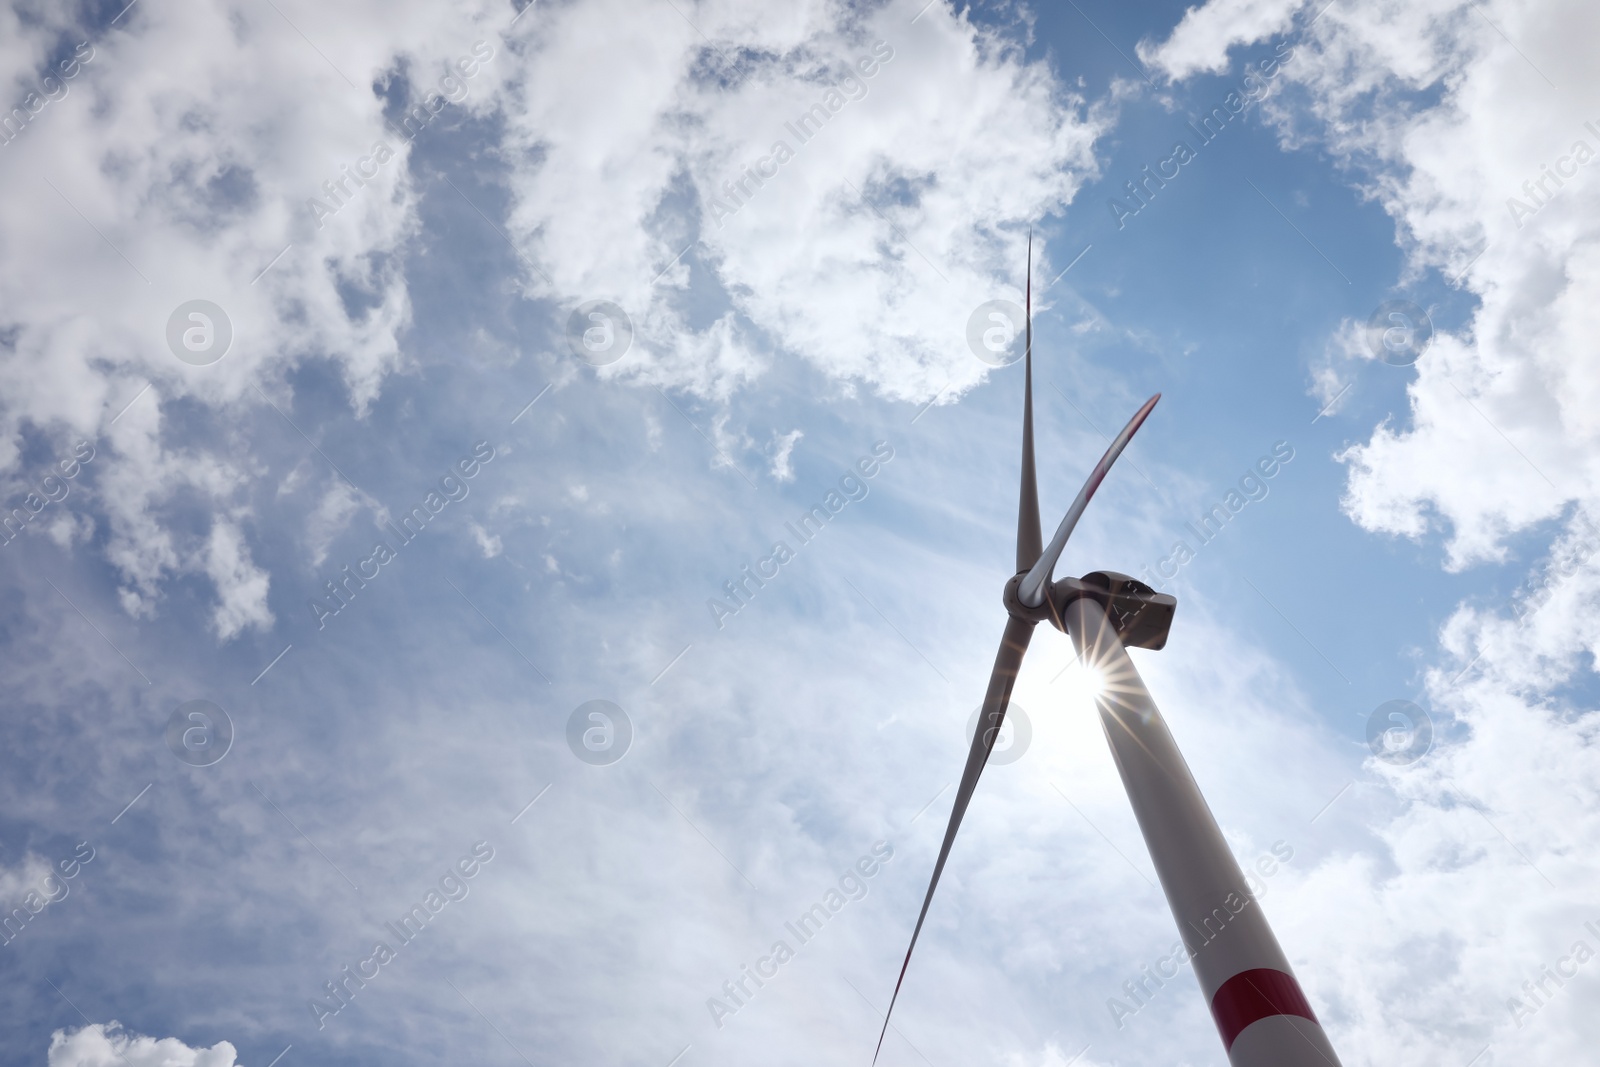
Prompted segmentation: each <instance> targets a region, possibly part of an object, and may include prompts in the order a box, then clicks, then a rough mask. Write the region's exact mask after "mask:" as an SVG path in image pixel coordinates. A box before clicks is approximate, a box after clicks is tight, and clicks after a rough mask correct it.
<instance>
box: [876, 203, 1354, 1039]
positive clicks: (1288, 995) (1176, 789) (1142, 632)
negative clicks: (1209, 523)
mask: <svg viewBox="0 0 1600 1067" xmlns="http://www.w3.org/2000/svg"><path fill="white" fill-rule="evenodd" d="M1026 299H1027V309H1026V320H1027V326H1026V329H1027V339H1026V343H1025V348H1024V353H1023V386H1022V390H1023V392H1022V397H1023V399H1022V488H1021V498H1020V500H1019V502H1018V506H1017V573H1016V574H1015V575H1014V576H1012V578H1011V579H1010V580H1009V581H1008V582H1006V585H1005V590H1004V593H1003V594H1002V597H1001V599H1002V602H1003V603H1004V604H1005V606H1006V612H1007V614H1008V616H1009V617H1008V618H1007V619H1006V628H1005V632H1004V634H1003V635H1002V636H1001V638H1000V651H999V653H998V654H997V655H996V656H995V661H994V670H993V672H992V673H991V674H990V675H989V689H988V692H987V693H986V694H985V695H984V699H983V716H982V717H981V719H980V722H981V723H982V724H983V728H981V729H979V730H977V731H976V732H975V733H974V734H973V738H972V747H971V749H970V750H969V751H968V753H967V763H966V767H965V768H964V769H963V770H962V772H961V785H960V787H959V788H958V789H957V790H956V798H955V805H954V807H952V809H951V811H950V823H949V825H948V826H947V827H946V828H945V832H944V843H943V844H942V845H940V846H939V858H938V860H937V862H935V863H934V865H933V877H932V878H931V879H930V880H929V881H928V892H927V895H926V896H925V897H924V898H923V901H922V911H921V913H920V914H918V916H917V925H916V927H915V928H914V929H913V930H912V933H911V944H910V945H909V946H908V947H907V949H906V958H905V962H904V963H902V964H901V965H900V977H899V978H898V979H897V980H896V981H895V986H894V996H893V997H891V998H890V1000H889V1012H886V1013H885V1014H884V1018H883V1030H882V1031H881V1032H880V1033H879V1034H878V1050H877V1052H874V1053H873V1062H874V1063H876V1062H877V1058H878V1052H881V1051H882V1050H883V1038H884V1034H886V1033H887V1032H888V1029H889V1013H892V1012H893V1011H894V1004H895V1001H896V1000H898V999H899V996H900V987H901V984H902V983H904V982H905V977H906V968H907V967H909V966H910V964H911V953H912V951H913V950H915V949H916V947H917V937H918V935H920V934H921V933H922V924H923V921H924V920H925V919H927V917H928V905H929V904H931V903H932V902H933V891H934V890H935V889H936V888H938V885H939V876H940V875H941V874H942V873H944V865H945V861H946V860H947V859H949V857H950V846H951V844H952V843H953V842H954V841H955V836H956V831H957V830H959V829H960V828H961V818H962V816H964V815H965V814H966V812H967V805H968V804H969V803H970V802H971V800H972V794H973V792H974V790H976V789H977V786H978V777H979V775H981V774H982V773H983V767H984V764H985V762H986V761H987V760H988V758H989V752H990V750H991V749H993V748H994V741H995V736H996V735H997V734H998V733H999V731H1000V727H1001V725H1002V724H1003V723H1004V722H1005V716H1006V707H1007V706H1008V705H1009V703H1010V701H1011V686H1012V684H1013V683H1014V682H1015V681H1016V677H1017V671H1018V669H1019V668H1021V666H1022V657H1023V654H1024V653H1025V652H1027V650H1028V642H1029V640H1030V639H1031V638H1032V637H1033V628H1034V627H1035V626H1036V625H1038V624H1039V623H1040V622H1044V621H1048V622H1050V623H1051V624H1052V625H1053V626H1055V627H1056V629H1058V630H1064V631H1065V632H1066V633H1067V634H1068V635H1070V636H1071V638H1072V643H1073V645H1074V647H1076V649H1077V651H1078V656H1079V658H1080V660H1081V661H1082V662H1083V663H1084V665H1085V666H1086V667H1088V668H1089V669H1090V670H1091V671H1093V672H1096V673H1097V674H1098V675H1099V676H1100V678H1101V679H1102V681H1103V684H1102V685H1101V688H1100V691H1099V693H1098V694H1097V695H1096V697H1095V705H1096V707H1097V708H1098V709H1099V712H1100V722H1101V725H1102V726H1103V727H1104V728H1105V733H1106V740H1107V741H1108V742H1110V744H1111V755H1112V757H1113V758H1114V759H1115V761H1116V764H1117V770H1118V772H1120V774H1121V775H1122V784H1123V786H1124V787H1125V788H1126V789H1127V791H1128V799H1129V800H1130V801H1131V802H1132V804H1133V813H1134V815H1135V817H1136V818H1137V819H1138V821H1139V829H1140V831H1141V832H1142V833H1143V834H1144V840H1145V845H1146V846H1147V847H1148V848H1149V850H1150V858H1151V860H1152V861H1153V862H1154V863H1155V868H1156V874H1157V875H1158V876H1159V877H1160V879H1161V888H1162V891H1163V892H1164V893H1165V894H1166V897H1167V904H1168V905H1169V906H1170V907H1171V909H1172V917H1173V918H1174V919H1175V920H1176V921H1177V924H1178V932H1179V934H1180V935H1181V936H1182V938H1183V944H1184V948H1185V950H1186V951H1187V954H1188V957H1189V960H1190V962H1191V963H1192V964H1193V965H1194V973H1195V977H1196V978H1197V979H1198V980H1199V983H1200V992H1201V994H1202V995H1203V996H1204V997H1205V999H1206V1002H1207V1004H1209V1005H1210V1007H1211V1015H1212V1018H1213V1019H1214V1020H1215V1021H1216V1024H1217V1032H1218V1033H1219V1035H1220V1036H1221V1037H1222V1045H1223V1048H1224V1049H1226V1050H1227V1054H1228V1061H1229V1063H1230V1064H1232V1067H1339V1059H1338V1056H1336V1055H1335V1054H1334V1051H1333V1046H1332V1045H1331V1044H1330V1043H1329V1041H1328V1036H1327V1034H1326V1033H1324V1032H1323V1029H1322V1025H1321V1024H1320V1023H1318V1022H1317V1017H1316V1015H1315V1014H1314V1013H1313V1012H1312V1010H1311V1005H1310V1003H1309V1002H1308V1001H1307V1000H1306V996H1305V993H1304V992H1302V991H1301V989H1300V983H1299V982H1297V981H1296V980H1295V977H1294V972H1293V971H1292V970H1291V969H1290V967H1289V961H1288V959H1287V958H1285V956H1284V954H1283V949H1281V948H1280V947H1279V946H1278V939H1277V938H1276V937H1274V936H1273V933H1272V928H1271V927H1270V926H1268V925H1267V920H1266V917H1265V916H1264V915H1262V913H1261V906H1260V905H1259V904H1258V903H1257V902H1256V900H1255V897H1254V895H1253V894H1252V893H1251V892H1250V888H1249V886H1248V885H1247V884H1246V882H1245V877H1244V872H1243V871H1241V870H1240V869H1239V864H1238V861H1237V860H1235V859H1234V857H1233V853H1232V852H1231V851H1229V849H1228V844H1227V842H1226V841H1225V840H1224V839H1223V836H1222V831H1221V829H1219V828H1218V826H1217V820H1216V818H1215V817H1214V816H1213V815H1212V814H1211V809H1210V808H1209V807H1207V805H1206V801H1205V797H1203V796H1202V795H1201V794H1200V787H1199V786H1198V785H1197V784H1196V783H1195V780H1194V776H1193V775H1192V774H1190V773H1189V766H1188V764H1187V763H1185V762H1184V759H1183V755H1182V753H1180V752H1179V751H1178V746H1177V743H1176V742H1175V741H1174V740H1173V739H1172V734H1171V732H1170V731H1168V729H1167V724H1166V721H1165V720H1163V719H1162V717H1161V712H1160V710H1159V709H1158V708H1157V707H1156V703H1155V701H1154V700H1153V699H1152V698H1151V696H1150V691H1149V690H1148V689H1146V688H1145V685H1144V680H1143V679H1142V678H1140V677H1139V672H1138V670H1137V669H1136V668H1135V667H1134V665H1133V661H1132V660H1131V659H1130V658H1129V657H1128V652H1127V649H1128V647H1129V646H1132V647H1135V648H1149V649H1160V648H1162V647H1163V646H1164V645H1165V644H1166V643H1167V631H1168V629H1169V628H1170V626H1171V624H1172V614H1173V611H1174V610H1175V609H1176V608H1177V601H1176V600H1174V599H1173V598H1172V597H1170V596H1168V595H1166V594H1164V593H1157V592H1155V591H1154V590H1152V589H1151V588H1150V587H1149V586H1147V585H1145V584H1144V583H1143V582H1140V581H1138V580H1136V579H1134V578H1130V577H1128V576H1127V575H1125V574H1118V573H1116V572H1115V571H1094V572H1093V573H1090V574H1086V575H1084V576H1083V577H1082V578H1063V579H1061V580H1060V581H1055V580H1054V571H1055V565H1056V560H1057V559H1059V558H1060V556H1061V550H1062V549H1063V548H1064V547H1065V546H1066V543H1067V538H1068V537H1069V536H1070V535H1071V534H1072V530H1073V528H1074V527H1075V526H1076V525H1077V524H1078V519H1079V518H1080V517H1081V516H1082V515H1083V511H1084V508H1085V507H1087V506H1088V504H1089V500H1090V498H1091V497H1093V496H1094V492H1095V490H1096V489H1098V488H1099V487H1100V483H1101V482H1102V481H1103V480H1104V479H1105V476H1106V473H1107V472H1108V471H1109V470H1110V469H1111V465H1112V464H1113V463H1115V462H1116V459H1117V457H1118V456H1119V455H1121V454H1122V450H1123V449H1124V448H1126V447H1127V444H1128V441H1129V440H1130V439H1132V437H1133V435H1134V433H1135V432H1137V431H1138V429H1139V427H1140V426H1141V425H1142V424H1143V423H1144V420H1145V419H1146V417H1148V416H1149V414H1150V411H1151V409H1152V408H1154V407H1155V405H1156V401H1158V400H1160V399H1161V394H1160V393H1157V394H1156V395H1155V396H1153V397H1151V398H1150V399H1149V400H1147V401H1145V404H1144V406H1143V407H1141V408H1140V409H1139V410H1138V411H1137V412H1136V413H1135V414H1134V416H1133V418H1132V419H1130V420H1128V424H1127V425H1126V426H1124V427H1123V428H1122V432H1121V433H1119V434H1118V435H1117V436H1116V439H1115V440H1113V441H1112V442H1111V446H1110V447H1109V448H1107V449H1106V453H1105V455H1104V456H1101V457H1100V462H1099V463H1097V464H1095V468H1094V471H1093V472H1092V473H1091V474H1090V475H1089V480H1088V481H1086V482H1085V483H1084V485H1083V488H1082V489H1081V490H1079V492H1078V496H1077V499H1075V500H1074V501H1073V502H1072V506H1071V507H1070V508H1068V509H1067V514H1066V517H1065V518H1063V519H1062V520H1061V525H1060V526H1058V527H1057V528H1056V533H1055V536H1054V537H1052V538H1051V539H1050V543H1049V544H1048V545H1041V541H1042V537H1041V534H1040V527H1039V489H1038V483H1037V481H1036V479H1035V476H1034V462H1033V235H1032V234H1031V233H1030V234H1029V235H1028V295H1027V298H1026Z"/></svg>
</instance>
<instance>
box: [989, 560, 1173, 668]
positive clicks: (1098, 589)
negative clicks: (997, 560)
mask: <svg viewBox="0 0 1600 1067" xmlns="http://www.w3.org/2000/svg"><path fill="white" fill-rule="evenodd" d="M1027 575H1028V572H1027V571H1018V572H1017V573H1016V574H1015V575H1013V576H1012V578H1011V580H1010V581H1008V582H1006V586H1005V591H1004V592H1003V593H1002V594H1001V597H1000V599H1001V601H1002V603H1004V604H1005V606H1006V611H1007V612H1009V613H1010V614H1011V615H1013V616H1015V617H1016V618H1019V619H1023V620H1025V621H1028V622H1034V623H1039V622H1048V623H1049V624H1050V625H1052V626H1054V627H1055V628H1056V629H1058V630H1060V631H1061V632H1062V633H1066V630H1067V628H1066V626H1065V624H1064V623H1063V622H1062V620H1063V619H1065V618H1066V617H1067V605H1068V604H1071V603H1072V602H1073V601H1074V600H1077V599H1079V598H1080V597H1083V598H1087V599H1089V600H1093V601H1094V602H1095V603H1097V604H1099V605H1100V607H1101V608H1102V609H1104V611H1105V613H1106V618H1108V619H1109V620H1110V621H1111V625H1112V626H1113V627H1114V628H1115V629H1116V631H1117V637H1118V638H1120V639H1121V641H1122V643H1123V644H1124V645H1125V646H1127V647H1128V648H1148V649H1151V650H1152V651H1159V650H1160V649H1162V648H1164V647H1165V646H1166V643H1167V633H1168V631H1170V630H1171V629H1172V616H1173V613H1174V612H1176V611H1177V610H1178V601H1177V598H1176V597H1173V596H1171V595H1169V594H1167V593H1158V592H1156V591H1155V590H1154V589H1152V588H1150V587H1149V586H1148V585H1146V584H1144V583H1143V582H1141V581H1139V579H1137V578H1133V577H1130V576H1128V575H1126V574H1119V573H1117V572H1116V571H1092V572H1090V573H1089V574H1085V575H1084V576H1083V577H1082V578H1062V579H1060V580H1058V581H1054V582H1051V583H1050V585H1049V586H1048V588H1047V589H1046V591H1045V596H1044V597H1043V598H1042V600H1041V602H1040V603H1039V604H1038V605H1037V606H1032V605H1029V604H1025V603H1023V601H1022V597H1021V593H1020V587H1021V585H1022V582H1023V579H1025V578H1026V577H1027Z"/></svg>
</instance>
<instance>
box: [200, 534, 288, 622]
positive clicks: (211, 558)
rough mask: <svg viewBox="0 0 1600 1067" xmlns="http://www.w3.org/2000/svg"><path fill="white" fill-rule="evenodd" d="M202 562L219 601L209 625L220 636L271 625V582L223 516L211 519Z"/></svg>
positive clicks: (241, 538) (242, 539) (241, 536)
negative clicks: (268, 588)
mask: <svg viewBox="0 0 1600 1067" xmlns="http://www.w3.org/2000/svg"><path fill="white" fill-rule="evenodd" d="M205 566H206V574H208V575H209V576H210V577H211V581H212V583H213V584H214V585H215V586H216V588H217V597H218V600H219V601H220V602H219V603H218V604H217V606H216V608H215V609H214V610H213V611H212V613H211V625H212V626H213V627H214V628H215V629H216V631H217V636H218V637H219V638H220V639H221V640H223V641H227V640H230V639H231V638H233V637H235V636H237V635H238V633H239V631H241V630H243V629H244V628H245V627H246V626H254V627H257V628H259V629H263V630H265V629H267V628H268V627H270V626H271V625H272V612H271V610H270V609H268V607H267V587H268V585H269V584H270V582H269V580H268V578H267V574H266V572H265V571H263V570H262V569H261V568H260V567H257V566H256V565H255V563H254V562H253V561H252V560H251V558H250V548H249V546H248V545H247V544H245V541H244V535H243V533H242V532H241V531H240V529H239V526H238V525H237V523H235V522H232V521H229V520H226V519H222V518H218V519H216V520H215V521H214V522H212V524H211V537H210V539H209V541H208V542H207V544H206V564H205Z"/></svg>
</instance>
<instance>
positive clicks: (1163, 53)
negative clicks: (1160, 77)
mask: <svg viewBox="0 0 1600 1067" xmlns="http://www.w3.org/2000/svg"><path fill="white" fill-rule="evenodd" d="M1305 6H1306V0H1211V2H1210V3H1206V4H1196V5H1195V6H1194V7H1191V8H1189V9H1188V10H1187V11H1185V12H1184V13H1183V18H1182V19H1181V20H1180V21H1179V22H1178V25H1177V26H1176V27H1175V28H1174V29H1173V31H1172V34H1171V35H1170V36H1169V37H1168V38H1167V39H1166V40H1165V41H1162V42H1161V43H1160V44H1155V43H1153V42H1151V41H1140V42H1139V45H1138V47H1137V49H1136V51H1137V52H1138V55H1139V58H1140V59H1142V60H1143V61H1144V62H1145V63H1146V64H1147V65H1148V66H1150V67H1153V68H1155V69H1156V70H1158V71H1160V72H1161V73H1163V74H1165V75H1166V76H1167V77H1169V78H1174V79H1182V78H1187V77H1189V76H1190V75H1192V74H1220V73H1222V72H1223V71H1224V70H1226V69H1227V68H1228V50H1229V49H1230V48H1233V47H1234V46H1236V45H1241V44H1255V43H1256V42H1258V41H1264V40H1266V39H1267V38H1268V37H1271V36H1272V35H1274V34H1278V33H1282V32H1283V31H1284V30H1286V29H1288V27H1289V23H1290V21H1291V20H1292V19H1293V18H1294V15H1295V13H1296V12H1297V11H1299V10H1300V9H1301V8H1303V7H1305Z"/></svg>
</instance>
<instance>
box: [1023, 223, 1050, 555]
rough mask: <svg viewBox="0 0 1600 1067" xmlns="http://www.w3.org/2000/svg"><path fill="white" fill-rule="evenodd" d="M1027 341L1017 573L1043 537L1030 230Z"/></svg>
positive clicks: (1031, 237) (1029, 232)
mask: <svg viewBox="0 0 1600 1067" xmlns="http://www.w3.org/2000/svg"><path fill="white" fill-rule="evenodd" d="M1027 293H1028V295H1027V296H1026V297H1025V298H1024V299H1026V301H1027V309H1026V312H1025V321H1026V323H1027V326H1026V329H1027V331H1028V333H1027V340H1026V342H1025V343H1024V346H1023V350H1022V490H1021V492H1020V493H1019V495H1018V499H1017V570H1019V571H1020V570H1022V569H1023V568H1024V567H1031V566H1033V562H1034V560H1036V559H1038V558H1039V552H1040V546H1041V545H1042V544H1043V543H1044V536H1043V534H1041V533H1040V531H1039V479H1038V476H1037V475H1036V474H1035V472H1034V464H1033V230H1032V229H1031V228H1030V229H1029V230H1028V290H1027Z"/></svg>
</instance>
